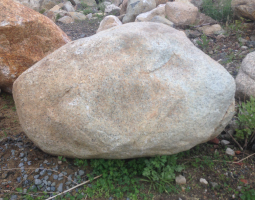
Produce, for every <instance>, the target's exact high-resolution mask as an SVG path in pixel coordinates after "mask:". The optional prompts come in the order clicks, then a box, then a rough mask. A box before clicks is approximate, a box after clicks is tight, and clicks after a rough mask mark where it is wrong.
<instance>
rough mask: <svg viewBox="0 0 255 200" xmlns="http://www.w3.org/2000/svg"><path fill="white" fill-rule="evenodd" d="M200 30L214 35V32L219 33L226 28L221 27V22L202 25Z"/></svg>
mask: <svg viewBox="0 0 255 200" xmlns="http://www.w3.org/2000/svg"><path fill="white" fill-rule="evenodd" d="M198 30H200V31H202V32H203V34H205V35H214V34H216V35H219V34H222V33H224V30H223V29H222V28H221V26H220V25H219V24H214V25H207V26H202V27H200V28H199V29H198Z"/></svg>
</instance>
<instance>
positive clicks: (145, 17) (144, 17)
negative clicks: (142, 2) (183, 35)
mask: <svg viewBox="0 0 255 200" xmlns="http://www.w3.org/2000/svg"><path fill="white" fill-rule="evenodd" d="M157 15H159V16H161V17H164V18H165V4H161V5H159V6H158V7H157V8H154V9H153V10H151V11H148V12H146V13H142V14H140V15H138V16H137V17H136V19H135V21H136V22H148V21H150V20H151V19H152V18H153V17H155V16H157Z"/></svg>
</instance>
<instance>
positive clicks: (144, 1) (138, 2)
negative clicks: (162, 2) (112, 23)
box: [122, 0, 156, 24]
mask: <svg viewBox="0 0 255 200" xmlns="http://www.w3.org/2000/svg"><path fill="white" fill-rule="evenodd" d="M154 8H156V2H155V0H128V6H127V12H126V15H125V16H124V18H123V20H122V23H123V24H125V23H128V22H134V21H135V18H136V17H137V16H138V15H139V14H141V13H145V12H147V11H150V10H152V9H154Z"/></svg>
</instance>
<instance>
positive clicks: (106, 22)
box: [97, 15, 122, 33]
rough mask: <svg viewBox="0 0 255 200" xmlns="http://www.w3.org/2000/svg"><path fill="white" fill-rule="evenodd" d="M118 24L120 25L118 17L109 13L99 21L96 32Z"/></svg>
mask: <svg viewBox="0 0 255 200" xmlns="http://www.w3.org/2000/svg"><path fill="white" fill-rule="evenodd" d="M119 25H122V23H121V21H120V20H119V19H118V17H116V16H114V15H109V16H107V17H105V18H104V19H103V20H102V21H101V22H100V25H99V28H98V29H97V33H98V32H100V31H103V30H106V29H109V28H112V27H114V26H119Z"/></svg>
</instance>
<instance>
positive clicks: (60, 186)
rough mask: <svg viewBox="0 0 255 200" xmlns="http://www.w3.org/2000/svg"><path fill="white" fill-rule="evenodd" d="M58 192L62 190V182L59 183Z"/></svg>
mask: <svg viewBox="0 0 255 200" xmlns="http://www.w3.org/2000/svg"><path fill="white" fill-rule="evenodd" d="M58 192H63V183H60V184H59V186H58Z"/></svg>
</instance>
